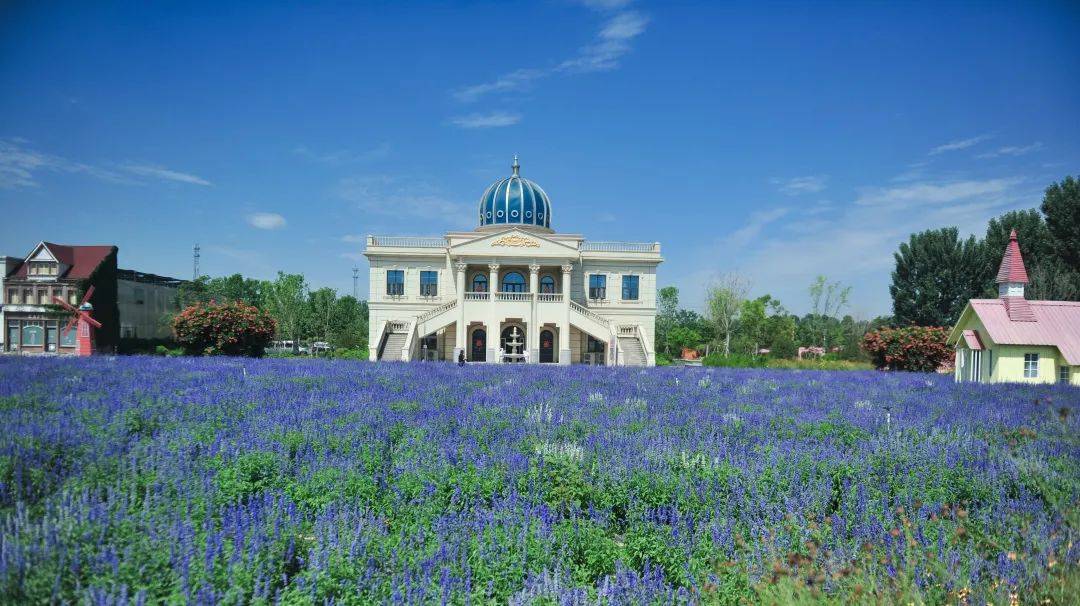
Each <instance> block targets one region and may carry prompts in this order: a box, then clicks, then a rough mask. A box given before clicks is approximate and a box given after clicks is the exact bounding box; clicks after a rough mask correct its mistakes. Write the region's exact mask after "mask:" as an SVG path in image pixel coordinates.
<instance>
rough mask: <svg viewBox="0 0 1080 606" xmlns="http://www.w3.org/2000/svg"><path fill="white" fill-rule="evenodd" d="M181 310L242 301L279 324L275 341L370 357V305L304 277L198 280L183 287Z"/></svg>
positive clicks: (236, 277) (296, 346) (283, 276)
mask: <svg viewBox="0 0 1080 606" xmlns="http://www.w3.org/2000/svg"><path fill="white" fill-rule="evenodd" d="M177 299H178V301H177V302H178V306H179V307H180V309H184V308H187V307H190V306H192V305H195V304H202V305H209V304H211V303H231V302H239V303H244V304H246V305H252V306H254V307H256V308H258V309H260V310H262V311H265V312H267V313H268V314H269V315H270V316H271V317H272V318H273V319H274V321H275V324H276V327H277V329H276V330H277V334H276V337H277V338H278V339H279V340H289V341H293V344H294V345H293V347H294V349H298V348H299V345H300V343H301V342H302V341H309V342H314V341H323V342H326V343H329V344H330V345H332V346H333V347H335V348H338V349H359V350H362V351H363V354H364V358H365V359H366V357H367V355H366V354H367V337H368V305H367V301H363V300H358V299H356V298H355V297H352V296H349V295H346V296H338V294H337V291H335V290H334V289H332V288H319V289H315V290H311V289H310V288H309V287H308V284H307V282H306V280H305V279H304V276H303V275H302V274H287V273H284V272H278V275H277V278H276V279H274V280H256V279H253V278H245V277H244V276H242V275H240V274H233V275H231V276H224V277H209V276H199V277H198V278H197V279H196V280H193V281H191V282H186V283H184V284H183V285H181V286H180V288H179V291H178V294H177Z"/></svg>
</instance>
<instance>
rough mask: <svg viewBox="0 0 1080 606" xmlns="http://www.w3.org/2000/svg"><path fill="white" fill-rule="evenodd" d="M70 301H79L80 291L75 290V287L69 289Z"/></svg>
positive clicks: (75, 303) (74, 303) (74, 302)
mask: <svg viewBox="0 0 1080 606" xmlns="http://www.w3.org/2000/svg"><path fill="white" fill-rule="evenodd" d="M68 303H71V304H72V305H77V304H78V303H79V293H77V292H75V289H71V290H69V291H68Z"/></svg>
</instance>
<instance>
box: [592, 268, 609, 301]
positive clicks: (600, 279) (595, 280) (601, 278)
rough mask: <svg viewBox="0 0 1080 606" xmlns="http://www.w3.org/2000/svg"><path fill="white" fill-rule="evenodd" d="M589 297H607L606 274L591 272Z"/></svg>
mask: <svg viewBox="0 0 1080 606" xmlns="http://www.w3.org/2000/svg"><path fill="white" fill-rule="evenodd" d="M589 298H590V299H606V298H607V276H605V275H604V274H591V275H590V276H589Z"/></svg>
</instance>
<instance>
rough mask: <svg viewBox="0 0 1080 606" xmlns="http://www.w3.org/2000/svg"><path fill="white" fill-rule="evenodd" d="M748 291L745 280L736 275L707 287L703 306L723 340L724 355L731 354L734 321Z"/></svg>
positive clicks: (723, 278)
mask: <svg viewBox="0 0 1080 606" xmlns="http://www.w3.org/2000/svg"><path fill="white" fill-rule="evenodd" d="M747 290H749V288H748V286H747V283H746V280H744V279H743V278H742V276H739V275H737V274H727V275H725V276H723V277H722V278H721V279H720V281H719V282H717V283H716V284H714V285H713V286H710V287H709V290H708V293H707V294H706V297H705V306H706V308H707V309H708V312H709V319H710V320H712V322H713V325H714V326H715V327H716V332H717V333H718V335H720V336H723V339H724V355H725V356H727V355H730V354H731V338H732V336H733V334H734V329H735V321H736V320H737V319H738V317H739V310H740V309H741V308H742V303H743V301H744V300H745V299H746V292H747Z"/></svg>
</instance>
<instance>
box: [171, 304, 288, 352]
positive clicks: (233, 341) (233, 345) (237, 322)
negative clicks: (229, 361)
mask: <svg viewBox="0 0 1080 606" xmlns="http://www.w3.org/2000/svg"><path fill="white" fill-rule="evenodd" d="M275 328H276V324H275V323H274V319H273V318H272V317H270V314H268V313H266V312H265V311H262V310H260V309H259V308H257V307H255V306H252V305H247V304H244V303H241V302H238V301H230V302H227V303H215V302H213V301H211V302H210V303H208V304H202V303H196V304H195V305H192V306H191V307H188V308H187V309H185V310H184V311H182V312H180V313H179V314H178V315H177V316H176V317H175V318H173V333H174V334H175V335H176V342H177V343H179V344H180V345H181V347H183V348H184V351H185V353H187V354H189V355H195V356H212V355H226V356H255V357H258V356H261V355H262V354H263V350H264V349H266V345H267V343H269V342H270V340H271V339H273V338H274V330H275Z"/></svg>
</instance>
